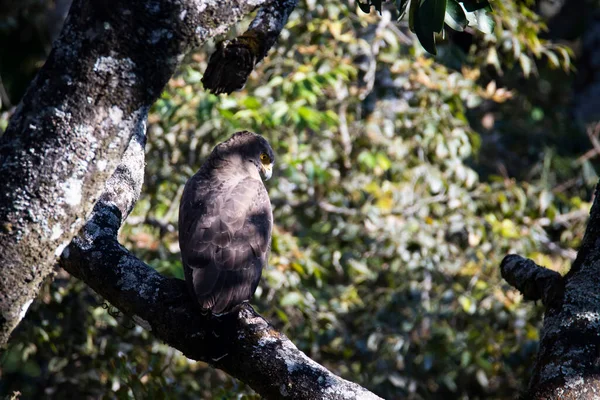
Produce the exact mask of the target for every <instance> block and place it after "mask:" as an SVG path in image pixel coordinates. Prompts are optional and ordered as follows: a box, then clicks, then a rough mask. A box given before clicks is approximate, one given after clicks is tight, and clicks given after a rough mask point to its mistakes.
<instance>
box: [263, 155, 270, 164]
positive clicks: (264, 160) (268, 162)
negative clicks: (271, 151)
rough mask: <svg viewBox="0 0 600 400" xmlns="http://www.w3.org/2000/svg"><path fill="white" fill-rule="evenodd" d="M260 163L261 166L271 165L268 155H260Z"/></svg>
mask: <svg viewBox="0 0 600 400" xmlns="http://www.w3.org/2000/svg"><path fill="white" fill-rule="evenodd" d="M260 162H262V163H263V164H271V157H269V155H268V154H266V153H262V154H261V155H260Z"/></svg>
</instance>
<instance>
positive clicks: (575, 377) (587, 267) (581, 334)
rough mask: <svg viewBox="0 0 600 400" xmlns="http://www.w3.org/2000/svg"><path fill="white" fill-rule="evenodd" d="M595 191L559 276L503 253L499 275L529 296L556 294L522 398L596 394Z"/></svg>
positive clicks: (598, 236)
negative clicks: (573, 254)
mask: <svg viewBox="0 0 600 400" xmlns="http://www.w3.org/2000/svg"><path fill="white" fill-rule="evenodd" d="M599 191H600V185H599V186H598V187H597V188H596V196H595V198H594V203H593V205H592V209H591V211H590V220H589V222H588V226H587V230H586V233H585V236H584V239H583V243H582V246H581V249H580V250H579V254H578V255H577V259H576V260H575V261H574V263H573V265H572V267H571V270H570V271H569V273H567V274H566V275H565V276H564V277H563V278H558V277H556V275H554V274H552V273H549V272H545V271H547V270H545V269H544V268H542V267H539V266H537V265H535V263H533V261H531V260H526V259H523V258H521V257H518V256H507V257H506V258H505V260H504V261H503V262H502V273H503V276H505V277H506V276H511V278H507V280H509V283H511V284H512V285H514V286H515V287H517V288H518V289H519V290H521V291H522V292H523V293H524V295H525V296H526V297H528V296H529V297H530V298H534V297H535V294H537V295H538V298H542V299H544V293H560V295H556V296H550V298H551V299H552V300H551V301H549V302H545V305H546V313H545V318H544V325H543V328H542V331H541V340H540V350H539V352H538V355H537V360H536V364H535V368H534V371H533V375H532V378H531V381H530V383H529V389H528V392H527V394H526V395H525V396H524V398H527V399H540V400H541V399H597V398H599V397H600V335H599V332H600V289H599V288H600V199H599V197H598V195H599ZM507 269H508V270H512V272H510V271H506V270H507ZM518 270H520V271H519V272H517V271H518ZM511 274H512V275H511ZM515 274H516V275H515ZM532 288H534V289H532ZM557 288H558V289H557ZM528 290H529V295H528V294H527V293H528V292H527V291H528ZM532 293H533V295H532Z"/></svg>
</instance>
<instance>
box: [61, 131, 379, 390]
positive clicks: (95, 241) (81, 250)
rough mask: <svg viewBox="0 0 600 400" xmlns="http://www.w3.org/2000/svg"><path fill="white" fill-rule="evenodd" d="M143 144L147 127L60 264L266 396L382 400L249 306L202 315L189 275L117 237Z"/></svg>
mask: <svg viewBox="0 0 600 400" xmlns="http://www.w3.org/2000/svg"><path fill="white" fill-rule="evenodd" d="M143 144H144V131H143V130H141V129H140V130H138V131H137V132H136V135H135V136H134V137H133V138H132V140H131V143H130V145H129V147H128V149H127V151H126V152H125V155H124V158H123V163H122V164H121V165H119V167H118V168H117V170H116V172H115V173H114V175H113V176H112V177H111V178H110V179H109V181H108V182H107V185H106V191H105V192H104V193H103V194H102V196H101V197H100V200H99V201H98V203H97V204H96V206H95V207H94V211H93V213H92V217H91V219H90V220H89V222H88V223H86V225H85V226H84V228H83V229H82V232H81V234H80V235H79V237H77V238H75V239H74V240H73V242H72V243H71V244H70V245H69V247H67V248H66V249H65V251H64V253H63V257H62V258H61V266H62V267H63V268H65V269H66V270H67V271H69V272H70V273H71V274H73V275H74V276H76V277H78V278H80V279H82V280H83V281H84V282H86V283H87V284H88V285H89V286H90V287H91V288H92V289H94V290H95V291H96V292H98V293H99V294H100V295H102V296H103V297H104V298H105V299H107V300H108V301H110V302H111V303H112V304H113V305H115V306H116V307H117V308H119V309H120V310H121V311H122V312H124V313H125V314H127V315H129V316H130V317H132V318H133V319H134V321H136V322H137V323H138V324H139V325H140V326H142V327H144V328H146V329H148V330H150V331H152V332H153V333H154V335H155V336H156V337H158V338H159V339H162V340H164V341H165V342H166V343H167V344H169V345H170V346H173V347H175V348H176V349H179V350H181V351H182V352H183V353H184V354H185V355H186V356H187V357H188V358H192V359H195V360H201V361H205V362H208V363H210V364H212V365H214V366H215V367H217V368H221V369H222V370H224V371H226V372H228V373H229V374H231V375H233V376H235V377H237V378H239V379H240V380H242V381H244V382H246V383H247V384H249V385H250V386H251V387H252V388H253V389H254V390H256V391H257V392H258V393H260V394H262V395H263V396H265V397H266V398H290V399H365V400H368V399H378V398H379V397H377V396H375V395H374V394H372V393H370V392H369V391H367V390H366V389H364V388H362V387H360V386H359V385H356V384H354V383H351V382H348V381H345V380H343V379H341V378H339V377H337V376H336V375H334V374H332V373H331V372H330V371H328V370H327V369H325V368H324V367H322V366H321V365H319V364H317V363H316V362H314V361H312V360H311V359H310V358H308V357H307V356H306V355H305V354H304V353H303V352H301V351H300V350H298V349H297V348H296V346H294V344H293V343H292V342H291V341H290V340H289V339H288V338H287V337H285V335H283V334H281V333H279V332H277V331H276V330H275V329H274V328H273V327H272V326H271V325H270V324H269V323H268V322H267V321H266V320H265V319H264V318H262V317H261V316H260V315H258V314H257V313H256V312H255V311H254V310H253V309H252V307H250V306H249V305H244V306H243V307H242V308H241V309H240V310H239V312H234V313H232V314H229V315H226V316H223V317H219V318H216V317H210V316H203V315H202V314H201V313H200V310H199V308H197V306H196V305H195V301H194V299H193V298H192V297H190V296H189V295H188V292H187V288H186V286H185V282H184V281H182V280H179V279H169V278H166V277H164V276H162V275H160V274H159V273H158V272H156V271H155V270H154V269H152V268H151V267H149V266H148V265H146V264H144V263H143V262H141V261H140V260H139V259H137V258H136V257H135V256H133V255H132V254H131V253H130V252H129V251H128V250H127V249H125V248H124V247H123V246H121V245H120V244H119V243H118V242H117V231H118V229H119V227H120V226H121V223H122V221H123V220H124V218H126V216H127V215H128V214H129V212H130V211H131V209H132V207H133V205H134V203H135V201H136V200H137V198H138V196H139V192H140V188H141V183H142V179H143V166H144V152H143V151H144V146H143Z"/></svg>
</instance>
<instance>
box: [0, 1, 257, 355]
mask: <svg viewBox="0 0 600 400" xmlns="http://www.w3.org/2000/svg"><path fill="white" fill-rule="evenodd" d="M263 3H264V1H263V0H220V1H209V0H111V1H89V0H76V1H74V2H73V5H72V7H71V10H70V12H69V16H68V17H67V20H66V21H65V25H64V28H63V30H62V33H61V35H60V37H59V39H58V40H57V41H56V43H55V45H54V49H53V50H52V52H51V54H50V56H49V58H48V60H47V61H46V64H45V65H44V67H43V68H42V70H41V71H40V72H39V74H38V75H37V77H36V78H35V80H34V81H33V83H32V84H31V86H30V88H29V90H28V91H27V93H26V95H25V96H24V98H23V100H22V102H21V103H20V105H19V106H18V108H17V110H16V112H15V114H14V116H13V117H12V119H11V121H10V124H9V126H8V128H7V130H6V132H5V133H4V135H3V136H2V137H1V138H0V187H2V191H1V193H0V266H1V269H0V346H2V345H4V344H5V343H6V341H7V340H8V337H9V335H10V333H11V332H12V330H13V329H14V327H15V326H16V324H17V323H18V322H19V321H20V319H21V318H22V317H23V315H24V314H25V312H26V310H27V308H28V306H29V304H30V303H31V301H32V300H33V298H34V297H35V295H36V294H37V291H38V288H39V286H40V285H41V283H42V281H43V280H44V278H45V277H46V276H48V275H49V274H50V272H51V271H52V266H53V264H54V261H55V258H56V257H57V256H58V255H60V254H61V252H62V250H63V248H64V247H65V246H66V245H67V244H68V243H69V242H70V241H71V239H72V238H73V236H74V235H75V234H76V233H77V232H78V231H79V229H80V228H81V226H82V224H83V222H84V221H85V220H86V217H87V216H88V214H89V213H90V211H91V210H92V206H93V204H94V203H95V201H96V200H97V199H98V198H99V196H100V194H101V192H102V190H103V189H104V186H105V183H106V180H107V179H108V178H109V177H110V176H111V175H112V173H113V172H114V170H115V168H116V166H117V164H118V163H119V161H120V160H121V156H122V154H123V152H124V150H125V148H126V146H127V144H128V143H129V140H130V138H131V136H132V134H133V132H134V131H135V130H136V129H139V126H140V124H142V123H143V121H145V118H146V112H147V110H148V107H149V106H150V105H151V104H152V103H153V102H154V100H155V99H156V98H157V96H158V95H159V94H160V92H161V91H162V89H163V87H164V85H165V84H166V82H167V80H168V79H169V78H170V77H171V75H172V74H173V72H174V70H175V67H176V66H177V63H178V61H179V60H180V59H181V58H182V56H183V55H184V54H185V52H186V50H187V49H188V48H189V47H190V46H191V45H193V44H197V43H202V42H204V41H205V40H207V39H208V38H210V37H212V36H214V35H217V34H221V33H223V32H224V31H225V30H226V29H227V28H228V27H229V26H230V25H232V24H233V23H235V22H236V21H238V20H239V19H240V18H241V17H242V16H243V15H245V14H248V13H249V12H251V11H253V10H254V9H255V8H256V7H257V6H260V5H261V4H263Z"/></svg>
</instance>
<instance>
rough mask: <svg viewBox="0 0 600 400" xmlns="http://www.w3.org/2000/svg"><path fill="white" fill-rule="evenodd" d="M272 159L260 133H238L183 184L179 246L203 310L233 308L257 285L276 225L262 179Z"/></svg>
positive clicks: (267, 174) (216, 311) (187, 276)
mask: <svg viewBox="0 0 600 400" xmlns="http://www.w3.org/2000/svg"><path fill="white" fill-rule="evenodd" d="M274 160H275V157H274V155H273V149H271V146H270V145H269V143H268V142H267V140H265V139H264V138H263V137H262V136H260V135H257V134H254V133H251V132H246V131H244V132H237V133H236V134H234V135H233V136H232V137H231V138H230V139H228V140H227V141H225V142H223V143H221V144H219V145H217V146H216V147H215V148H214V149H213V151H212V153H211V154H210V156H209V157H208V159H207V160H206V161H205V162H204V164H203V165H202V167H201V168H200V170H199V171H198V172H197V173H196V174H195V175H194V176H193V177H192V178H190V180H188V182H187V183H186V185H185V188H184V190H183V196H182V198H181V204H180V206H179V246H180V248H181V257H182V260H183V270H184V273H185V280H186V282H187V285H188V289H189V290H190V293H191V294H192V296H194V297H195V298H196V299H197V300H198V303H199V304H200V307H201V308H202V309H203V310H204V311H210V312H212V313H213V314H217V315H218V314H223V313H227V312H230V311H232V310H233V309H234V308H235V307H236V306H238V305H239V304H241V303H243V302H246V301H248V300H249V299H250V298H251V297H252V295H253V294H254V292H255V290H256V287H257V286H258V282H259V280H260V276H261V273H262V269H263V267H264V266H265V265H266V264H267V256H268V252H269V248H270V243H271V230H272V228H273V213H272V211H271V202H270V200H269V194H268V193H267V189H266V188H265V186H264V184H263V182H262V180H261V178H262V179H264V180H265V181H266V180H268V179H269V178H270V177H271V173H272V168H273V162H274Z"/></svg>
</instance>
